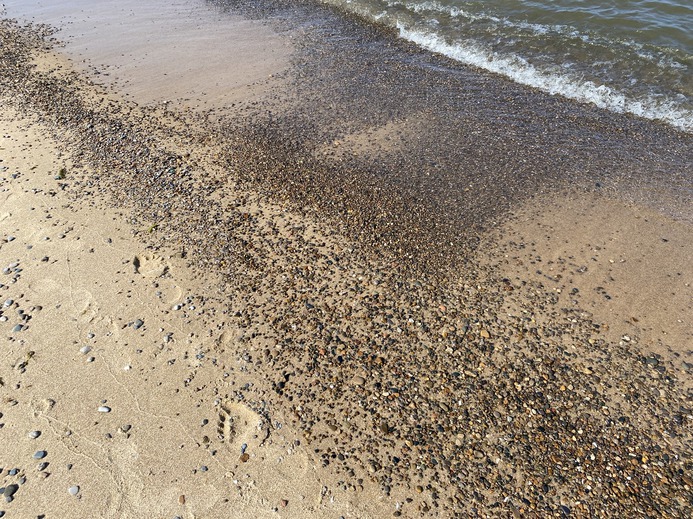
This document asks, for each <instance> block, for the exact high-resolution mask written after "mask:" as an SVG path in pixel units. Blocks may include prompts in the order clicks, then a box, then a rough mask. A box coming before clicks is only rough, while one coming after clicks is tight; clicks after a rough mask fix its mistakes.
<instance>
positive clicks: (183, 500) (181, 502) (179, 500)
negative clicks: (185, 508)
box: [178, 494, 185, 505]
mask: <svg viewBox="0 0 693 519" xmlns="http://www.w3.org/2000/svg"><path fill="white" fill-rule="evenodd" d="M178 502H179V503H180V504H181V505H184V504H185V496H184V495H183V494H181V495H180V496H179V497H178Z"/></svg>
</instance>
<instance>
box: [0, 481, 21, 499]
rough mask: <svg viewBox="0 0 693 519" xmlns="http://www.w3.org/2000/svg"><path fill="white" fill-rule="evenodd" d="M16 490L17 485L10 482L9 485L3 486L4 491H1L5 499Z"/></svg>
mask: <svg viewBox="0 0 693 519" xmlns="http://www.w3.org/2000/svg"><path fill="white" fill-rule="evenodd" d="M17 490H19V485H17V484H16V483H12V484H11V485H7V486H6V487H5V492H3V495H4V496H5V498H6V499H7V498H11V497H13V496H14V495H15V494H16V493H17Z"/></svg>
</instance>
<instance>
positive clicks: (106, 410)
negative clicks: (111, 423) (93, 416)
mask: <svg viewBox="0 0 693 519" xmlns="http://www.w3.org/2000/svg"><path fill="white" fill-rule="evenodd" d="M110 412H111V408H110V407H108V406H107V405H102V406H100V407H99V413H110Z"/></svg>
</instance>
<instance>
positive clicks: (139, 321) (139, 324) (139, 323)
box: [132, 319, 144, 330]
mask: <svg viewBox="0 0 693 519" xmlns="http://www.w3.org/2000/svg"><path fill="white" fill-rule="evenodd" d="M143 325H144V321H143V320H142V319H137V320H136V321H135V322H134V323H132V327H133V328H134V329H135V330H139V329H140V328H142V326H143Z"/></svg>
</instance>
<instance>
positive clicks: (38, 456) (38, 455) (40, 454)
mask: <svg viewBox="0 0 693 519" xmlns="http://www.w3.org/2000/svg"><path fill="white" fill-rule="evenodd" d="M46 456H48V453H47V452H46V451H36V452H35V453H34V459H35V460H42V459H43V458H45V457H46Z"/></svg>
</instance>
